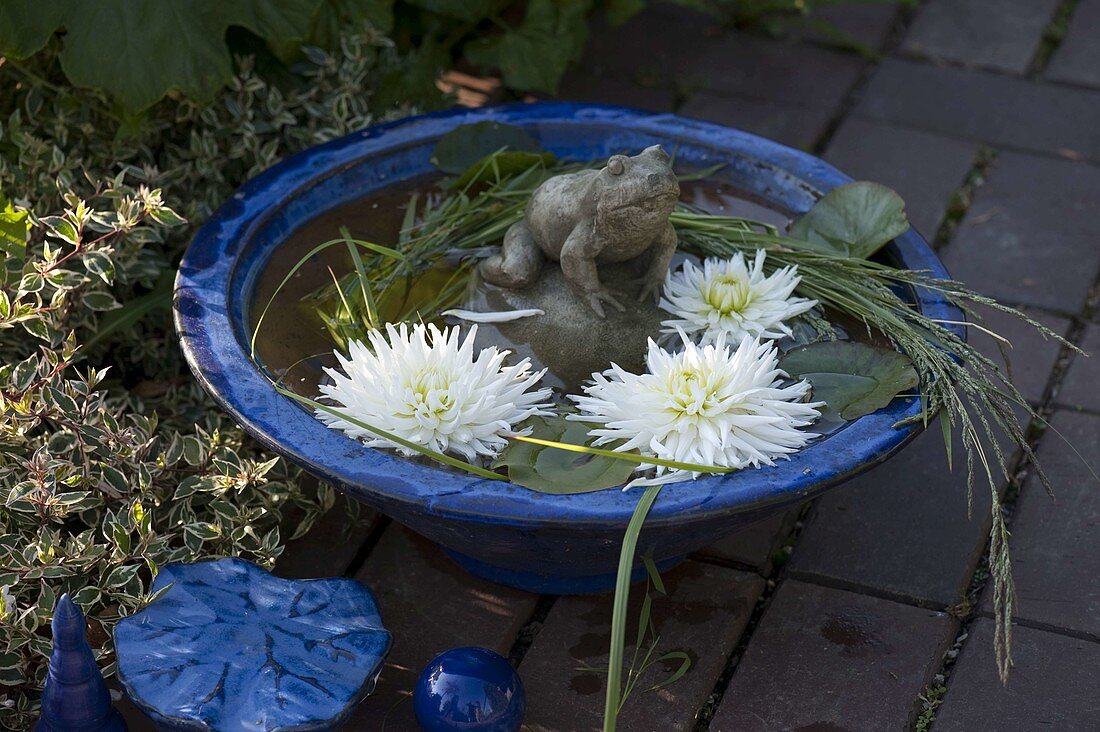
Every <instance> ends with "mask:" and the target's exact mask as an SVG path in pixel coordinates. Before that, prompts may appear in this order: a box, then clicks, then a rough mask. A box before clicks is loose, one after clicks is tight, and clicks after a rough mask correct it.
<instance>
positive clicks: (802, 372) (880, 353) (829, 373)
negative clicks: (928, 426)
mask: <svg viewBox="0 0 1100 732" xmlns="http://www.w3.org/2000/svg"><path fill="white" fill-rule="evenodd" d="M779 367H780V368H781V369H783V370H784V371H786V372H787V373H788V374H790V375H791V378H794V379H806V380H807V381H809V382H810V383H811V384H812V385H813V387H814V393H813V397H814V399H815V400H816V401H823V402H825V403H826V405H828V406H827V410H825V412H823V413H824V414H826V415H827V416H828V415H830V414H831V415H834V416H837V417H840V418H841V419H844V420H853V419H856V418H857V417H862V416H863V415H865V414H870V413H871V412H874V411H876V410H878V409H881V408H883V407H885V406H886V405H887V404H889V403H890V401H891V400H892V399H893V398H894V397H895V396H897V395H898V394H900V393H901V392H903V391H906V390H908V389H913V388H914V387H916V386H917V384H918V383H919V381H920V379H919V378H918V376H917V372H916V369H914V368H913V363H912V362H911V361H910V360H909V359H908V358H907V357H906V356H905V355H903V354H901V353H898V352H897V351H894V350H891V349H889V348H878V347H876V346H869V345H867V344H866V343H855V342H853V341H822V342H819V343H811V344H809V345H806V346H799V347H798V348H793V349H791V350H790V351H787V352H786V353H785V354H783V356H782V357H780V359H779Z"/></svg>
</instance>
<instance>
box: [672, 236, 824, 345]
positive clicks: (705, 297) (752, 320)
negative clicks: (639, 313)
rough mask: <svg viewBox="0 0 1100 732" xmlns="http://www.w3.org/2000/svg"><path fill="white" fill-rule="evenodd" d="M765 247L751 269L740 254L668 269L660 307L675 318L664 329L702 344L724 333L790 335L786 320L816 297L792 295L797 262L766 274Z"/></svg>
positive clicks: (734, 336) (732, 338)
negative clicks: (680, 332)
mask: <svg viewBox="0 0 1100 732" xmlns="http://www.w3.org/2000/svg"><path fill="white" fill-rule="evenodd" d="M764 258H765V254H764V250H763V249H758V250H757V252H756V259H755V261H754V262H753V265H752V269H751V270H750V269H749V266H748V263H747V262H746V261H745V256H744V255H743V254H740V253H738V254H736V255H734V256H733V258H732V259H718V258H717V257H711V258H708V259H706V260H705V261H704V262H703V266H702V268H699V267H696V266H695V265H694V264H692V263H691V262H684V266H683V269H681V270H680V271H679V272H675V273H673V272H669V273H668V276H667V278H666V279H665V290H664V294H663V296H662V297H661V303H660V307H661V309H662V310H665V311H667V312H669V313H671V314H672V315H674V316H675V317H674V318H672V319H669V320H666V321H664V322H663V323H662V325H664V326H665V328H664V332H665V333H675V332H677V331H679V330H683V331H684V332H685V333H687V334H688V335H690V336H692V337H693V338H695V339H696V340H697V341H698V342H699V343H700V344H702V345H706V344H708V343H714V342H716V341H717V340H718V336H719V335H722V334H724V335H725V336H726V339H727V340H728V341H729V342H737V341H739V340H741V338H742V337H743V336H745V335H750V336H753V337H756V338H782V337H783V336H789V335H791V329H790V328H789V327H788V326H787V325H785V324H784V321H786V320H789V319H790V318H793V317H794V316H795V315H799V314H801V313H804V312H806V311H807V310H809V309H810V308H812V307H813V306H814V305H817V301H816V300H807V299H806V298H803V297H792V295H791V293H793V292H794V288H795V287H797V286H798V283H799V282H801V281H802V278H801V277H799V276H798V268H797V267H795V266H790V267H784V268H782V269H777V270H776V271H775V272H772V273H771V275H768V276H765V275H764Z"/></svg>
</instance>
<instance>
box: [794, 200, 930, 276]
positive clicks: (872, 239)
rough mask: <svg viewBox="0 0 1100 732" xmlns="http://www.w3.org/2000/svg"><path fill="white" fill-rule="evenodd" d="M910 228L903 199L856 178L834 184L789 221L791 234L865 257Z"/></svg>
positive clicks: (860, 257) (839, 251) (848, 254)
mask: <svg viewBox="0 0 1100 732" xmlns="http://www.w3.org/2000/svg"><path fill="white" fill-rule="evenodd" d="M908 230H909V220H908V219H907V218H906V217H905V201H903V200H902V198H901V196H899V195H898V194H897V193H895V192H894V191H893V190H891V189H890V188H887V187H886V186H884V185H881V184H879V183H868V182H865V181H859V182H856V183H847V184H845V185H842V186H837V187H836V188H834V189H833V190H831V191H829V192H828V193H826V194H825V195H824V196H822V198H821V200H820V201H818V202H817V203H816V204H814V206H813V208H811V209H810V210H809V211H807V212H806V213H805V215H803V216H802V218H800V219H799V220H798V221H795V222H794V224H792V225H791V230H790V235H791V236H792V237H794V238H796V239H802V240H804V241H807V242H810V243H811V244H818V245H821V246H822V247H825V248H828V249H831V250H832V253H834V254H842V255H844V256H848V257H856V258H859V259H866V258H867V257H869V256H871V255H872V254H874V253H875V252H877V251H878V250H879V249H881V248H882V247H884V246H885V245H886V244H887V243H888V242H889V241H890V240H891V239H894V238H896V237H898V236H901V235H902V234H904V233H905V232H906V231H908Z"/></svg>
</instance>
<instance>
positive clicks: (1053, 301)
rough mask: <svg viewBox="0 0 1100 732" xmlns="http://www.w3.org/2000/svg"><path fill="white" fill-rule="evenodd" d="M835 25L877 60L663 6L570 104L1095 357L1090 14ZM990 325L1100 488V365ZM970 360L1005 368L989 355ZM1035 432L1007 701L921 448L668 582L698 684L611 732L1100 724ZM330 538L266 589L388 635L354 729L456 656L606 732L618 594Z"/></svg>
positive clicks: (1081, 7)
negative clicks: (765, 140) (964, 195)
mask: <svg viewBox="0 0 1100 732" xmlns="http://www.w3.org/2000/svg"><path fill="white" fill-rule="evenodd" d="M1060 10H1061V11H1065V10H1072V12H1071V13H1069V14H1068V15H1069V17H1068V21H1069V22H1068V31H1067V32H1066V33H1065V40H1064V42H1063V43H1062V44H1061V45H1060V46H1057V47H1055V46H1054V45H1053V44H1052V41H1051V39H1053V38H1055V37H1057V36H1058V35H1059V34H1058V33H1048V30H1049V29H1048V26H1049V25H1050V24H1051V22H1052V21H1053V19H1054V18H1055V16H1056V14H1057V13H1059V12H1060ZM827 12H828V17H829V18H831V19H833V20H834V21H836V22H837V24H838V25H839V26H840V27H841V28H843V29H845V30H846V31H847V32H849V33H851V34H852V36H853V37H854V38H855V39H856V40H858V41H859V42H860V43H862V44H863V45H864V46H865V47H866V48H865V50H867V51H871V52H874V53H875V54H878V55H877V56H872V54H863V55H861V54H857V53H852V52H845V51H841V50H838V49H836V48H835V47H830V46H829V45H828V44H827V43H826V42H825V40H826V37H825V36H824V35H823V34H822V33H821V32H820V29H812V28H811V29H801V30H794V31H792V32H791V33H789V34H788V36H789V37H787V38H783V39H771V38H764V37H761V36H759V35H750V34H748V33H746V32H743V31H733V30H723V29H721V28H719V27H717V26H716V25H715V23H714V21H713V20H711V19H708V18H707V17H706V16H702V15H699V14H696V13H694V12H692V11H689V10H685V9H683V8H679V7H673V6H663V5H656V6H652V7H650V8H648V9H647V10H646V11H645V12H644V13H642V14H641V15H640V16H638V17H636V18H635V19H633V20H632V21H630V22H629V23H627V24H626V25H625V26H623V27H621V28H617V29H611V28H607V27H606V26H604V25H597V26H596V27H595V28H594V30H593V33H592V40H591V43H590V47H589V49H588V52H587V55H586V59H585V61H584V63H583V64H582V65H581V67H582V70H579V71H577V72H575V73H572V74H571V75H570V76H569V77H568V78H567V79H566V80H565V82H564V83H563V85H562V90H561V95H560V96H561V98H568V99H577V100H590V101H605V102H613V103H622V104H628V105H633V106H638V107H643V108H649V109H654V110H659V111H676V112H677V113H680V114H685V115H689V116H695V117H700V118H705V119H709V120H712V121H716V122H719V123H722V124H727V125H730V126H733V127H740V128H744V129H748V130H751V131H754V132H757V133H759V134H762V135H765V136H768V137H772V138H774V139H777V140H779V141H781V142H784V143H786V144H789V145H792V146H796V147H800V148H803V149H806V150H809V151H811V152H814V153H815V154H819V155H823V156H824V157H826V158H827V159H829V160H830V161H832V162H833V163H834V164H836V165H837V166H839V167H841V168H842V169H844V170H846V171H848V172H849V173H851V174H853V175H855V176H857V177H863V178H870V179H875V180H880V181H883V182H885V183H887V184H888V185H891V186H894V187H896V188H897V189H898V190H899V191H900V192H901V193H902V195H903V196H904V197H905V198H906V199H907V200H908V202H909V208H910V214H911V217H912V219H913V221H914V223H915V225H916V227H917V228H918V230H920V231H921V232H922V233H924V234H925V236H926V237H928V238H929V239H930V240H931V239H933V238H938V239H939V240H940V244H941V245H942V249H941V254H942V256H943V257H944V259H945V261H946V262H947V263H948V265H949V268H950V269H951V270H952V272H953V273H954V274H955V275H957V276H959V277H960V278H961V279H964V280H965V281H967V282H968V283H969V284H971V285H974V286H975V287H978V288H980V289H983V290H985V291H987V292H989V293H990V294H993V295H995V296H997V297H999V298H1001V299H1003V300H1005V301H1006V302H1009V303H1011V304H1015V305H1022V306H1027V308H1028V312H1029V314H1031V315H1032V316H1033V317H1035V318H1037V319H1039V320H1040V321H1042V322H1044V323H1046V324H1048V325H1049V326H1050V327H1052V328H1053V329H1054V330H1056V331H1057V332H1059V333H1063V334H1066V335H1067V336H1068V337H1069V338H1070V339H1071V340H1072V341H1073V342H1075V343H1078V344H1081V345H1082V346H1084V347H1085V348H1086V349H1088V350H1090V351H1092V352H1094V353H1095V352H1098V351H1100V319H1098V318H1097V309H1096V304H1097V301H1098V300H1100V288H1098V286H1097V279H1098V274H1100V243H1098V242H1100V223H1098V221H1100V219H1098V217H1097V216H1096V211H1097V202H1100V50H1098V49H1100V46H1098V45H1097V44H1096V43H1095V41H1094V38H1095V34H1096V33H1097V31H1098V30H1100V0H1081V2H1073V0H929V1H928V2H926V3H925V4H923V5H922V6H921V7H919V8H916V9H911V10H905V9H897V8H894V7H887V6H879V5H869V6H858V7H856V8H852V9H846V8H830V9H829V10H828V11H827ZM1061 14H1062V15H1066V13H1065V12H1062V13H1061ZM979 151H981V154H979ZM990 159H991V160H992V162H991V163H990V164H989V165H988V166H987V169H986V168H983V169H980V170H976V169H975V165H977V164H978V163H979V162H980V161H983V160H986V161H988V160H990ZM964 183H967V184H968V185H970V186H971V187H973V188H974V189H975V190H974V192H973V196H972V202H971V203H970V205H969V207H966V205H965V204H966V201H960V200H956V198H957V195H956V191H957V190H958V189H959V188H960V187H961V186H963V184H964ZM960 204H961V205H960ZM937 235H939V236H937ZM988 323H989V324H990V325H991V326H992V327H993V328H994V329H996V330H998V331H999V332H1002V333H1004V334H1006V335H1007V336H1008V337H1009V338H1010V339H1012V340H1013V342H1014V348H1013V349H1012V350H1011V351H1010V352H1009V356H1010V359H1011V361H1012V366H1013V368H1014V373H1015V374H1016V376H1017V379H1018V381H1019V383H1020V385H1021V388H1022V391H1023V393H1024V394H1025V396H1026V398H1027V399H1028V400H1029V401H1031V402H1032V403H1033V404H1034V405H1036V406H1037V407H1038V408H1039V409H1040V410H1041V411H1042V413H1043V414H1044V415H1047V416H1048V417H1050V418H1051V419H1052V422H1053V425H1054V428H1055V429H1056V430H1057V431H1058V432H1061V433H1062V434H1064V435H1065V436H1066V438H1067V439H1068V440H1069V441H1070V442H1071V443H1072V444H1073V445H1075V446H1076V447H1077V448H1078V449H1079V450H1080V451H1081V453H1082V454H1083V455H1084V456H1085V457H1086V459H1088V460H1089V461H1090V463H1091V465H1092V467H1093V469H1094V470H1100V463H1098V462H1097V459H1096V455H1097V454H1100V397H1097V391H1096V384H1097V380H1098V378H1100V365H1098V362H1097V359H1096V357H1094V358H1091V359H1089V358H1084V357H1082V356H1072V355H1071V354H1070V353H1069V352H1068V351H1066V349H1064V348H1060V347H1059V346H1058V345H1057V344H1054V343H1052V342H1044V341H1043V340H1042V339H1040V338H1036V337H1034V336H1032V335H1028V334H1026V331H1025V330H1023V329H1021V328H1020V327H1019V326H1018V325H1017V324H1014V323H1012V322H1011V321H1009V320H1006V319H1005V318H1003V317H1000V316H996V315H991V316H990V318H989V320H988ZM983 349H985V350H986V351H987V352H988V353H990V354H991V355H994V356H995V357H998V358H999V357H1000V356H999V354H998V353H997V351H996V349H995V348H993V346H992V344H991V342H989V341H988V339H986V342H985V343H984V345H983ZM1040 427H1041V426H1040V425H1033V430H1032V434H1033V435H1034V437H1035V444H1036V445H1037V448H1038V450H1039V452H1040V454H1041V455H1042V457H1043V458H1044V459H1045V464H1046V466H1047V470H1048V472H1049V473H1050V475H1051V477H1052V479H1053V480H1054V483H1055V490H1056V499H1055V500H1052V499H1051V498H1049V497H1048V496H1047V495H1046V494H1045V492H1044V491H1043V490H1042V487H1041V485H1040V484H1039V483H1038V481H1037V480H1035V479H1034V476H1029V477H1027V478H1026V479H1025V480H1024V484H1023V487H1022V489H1021V490H1020V491H1019V499H1018V500H1017V490H1016V488H1015V486H1002V490H1004V495H1005V500H1006V505H1007V506H1008V510H1009V511H1010V528H1011V529H1012V532H1013V536H1012V544H1013V548H1014V559H1015V570H1016V578H1017V582H1018V585H1019V595H1020V598H1019V599H1020V601H1019V605H1018V607H1017V623H1016V625H1015V630H1014V636H1015V660H1016V667H1015V669H1014V670H1013V673H1012V677H1011V680H1010V681H1009V683H1008V685H1007V686H1002V685H1001V684H1000V682H999V681H998V680H997V677H996V670H995V667H994V663H993V658H992V649H991V640H990V635H991V632H992V623H991V621H990V620H989V608H988V604H987V600H986V599H984V593H985V592H986V590H987V588H985V587H984V580H983V577H984V574H983V570H982V569H981V558H982V553H983V550H984V544H985V533H986V531H987V527H988V523H989V516H988V505H989V503H988V501H989V499H988V496H987V495H986V494H985V490H984V487H982V486H979V489H978V490H977V491H976V494H975V503H974V510H973V513H972V515H971V516H970V517H969V518H968V517H967V514H966V496H965V490H966V488H965V479H964V476H963V475H962V474H961V470H962V468H961V466H956V468H955V471H954V472H953V473H952V472H948V471H947V465H946V456H945V454H944V453H945V450H944V448H943V445H942V442H941V440H940V437H939V435H938V434H935V433H929V434H928V435H925V436H923V437H921V438H918V440H917V441H916V442H915V443H914V444H913V445H911V446H910V447H908V448H907V449H906V450H905V451H904V452H902V453H901V454H900V455H898V456H897V457H895V458H894V459H892V460H890V461H889V462H887V463H885V464H884V465H882V466H881V467H878V468H876V469H875V470H873V471H872V472H870V473H868V474H866V475H865V476H862V477H860V478H858V479H856V480H854V481H852V482H851V483H850V484H849V485H847V486H845V487H842V488H838V489H837V490H835V491H831V492H829V493H827V494H826V495H825V496H824V497H823V498H821V499H820V500H819V501H818V502H817V503H816V505H813V506H810V507H806V509H805V512H804V513H803V514H802V515H801V516H800V514H799V512H797V511H796V512H793V513H791V514H789V515H787V516H779V517H774V518H773V519H771V520H769V521H766V522H763V523H761V524H759V525H757V526H756V527H753V528H752V529H751V530H747V531H745V532H743V533H742V534H740V535H738V536H735V537H731V538H730V539H728V540H726V541H723V542H720V543H719V544H716V545H715V546H713V547H710V548H708V549H706V550H704V551H702V552H700V553H699V554H698V555H697V556H696V557H695V558H693V559H692V560H691V561H689V562H688V563H686V564H685V565H683V566H682V567H681V568H679V569H677V570H674V571H671V572H669V573H667V575H668V576H667V578H666V580H667V582H668V586H669V589H670V596H669V597H667V598H663V599H659V600H658V601H657V602H656V604H655V613H656V615H657V617H658V620H659V622H660V624H661V625H662V632H663V633H664V635H663V637H662V646H664V645H665V643H667V644H668V647H670V648H679V649H682V650H685V651H687V652H688V653H689V654H690V655H691V656H692V658H693V660H694V661H695V664H694V666H693V668H692V670H691V671H689V672H688V674H687V675H686V676H685V677H684V678H683V679H681V680H680V681H679V682H677V683H676V684H675V685H673V686H671V687H667V688H665V689H661V690H659V691H656V692H651V693H644V694H643V693H639V694H638V696H637V697H636V698H634V699H632V700H631V701H630V702H629V703H628V705H627V707H626V709H625V710H624V713H623V724H622V725H621V727H620V729H626V730H655V731H656V730H706V729H713V730H723V731H726V730H730V731H737V732H740V731H741V730H801V731H802V732H846V731H847V732H856V731H859V730H873V731H878V730H901V729H914V728H916V727H917V725H918V724H919V725H920V729H924V730H927V729H931V730H934V731H938V730H968V731H969V730H1007V729H1011V730H1095V729H1100V701H1098V700H1100V696H1098V694H1097V693H1096V692H1097V688H1098V687H1097V679H1100V590H1098V587H1100V585H1098V583H1097V581H1096V579H1095V578H1096V576H1097V575H1098V573H1100V559H1098V558H1097V557H1098V556H1100V555H1098V554H1097V552H1096V551H1095V547H1096V546H1097V544H1098V542H1100V498H1098V496H1100V492H1098V488H1097V485H1096V483H1095V481H1094V480H1093V478H1092V477H1091V475H1090V474H1089V472H1088V470H1087V469H1086V467H1085V466H1084V465H1083V464H1082V463H1081V461H1080V460H1079V459H1078V457H1077V456H1076V455H1075V454H1074V453H1073V452H1072V451H1071V450H1070V449H1069V448H1068V447H1067V446H1066V443H1064V442H1063V441H1062V440H1061V439H1059V437H1058V435H1057V433H1056V432H1055V429H1040ZM955 452H956V454H959V451H958V450H956V451H955ZM337 510H339V509H337ZM342 526H343V524H342V519H341V518H340V517H339V516H337V515H333V516H330V517H328V518H326V523H325V525H324V530H323V531H320V532H316V533H315V534H312V535H310V536H309V537H306V539H304V540H303V541H301V542H297V543H296V544H293V545H292V546H291V548H290V550H289V551H288V553H287V555H286V557H284V559H283V560H281V562H280V565H279V571H280V572H282V573H283V574H285V575H287V576H310V575H324V574H328V575H336V574H344V575H347V576H354V577H357V578H359V579H360V580H362V581H363V582H365V583H366V584H367V585H369V586H370V587H371V588H372V589H373V590H374V592H375V593H376V594H377V596H378V599H379V601H380V604H381V607H382V611H383V613H384V617H385V619H386V622H387V625H388V626H389V627H390V628H391V629H392V630H394V631H395V644H394V649H393V652H392V654H391V655H390V658H389V661H388V663H387V666H386V668H385V670H384V671H383V674H382V677H381V680H380V682H379V686H378V690H377V692H376V693H375V694H374V695H373V696H372V697H371V698H370V699H369V700H368V701H367V702H366V703H365V704H364V706H363V708H362V709H360V711H359V713H358V714H357V716H356V717H355V720H354V721H353V722H351V723H349V724H348V725H347V728H348V729H380V728H381V729H386V730H412V729H414V728H415V727H414V725H413V722H412V716H411V709H412V707H411V703H410V700H409V694H410V691H411V687H412V682H413V680H414V679H415V676H416V674H417V673H418V671H419V670H420V668H422V666H423V665H424V664H425V663H426V662H427V661H428V659H429V658H430V657H431V656H432V655H434V654H435V653H437V652H439V651H442V650H444V649H446V648H449V647H453V646H458V645H464V644H471V643H474V644H480V645H485V646H488V647H490V648H495V649H496V650H498V651H500V652H501V653H504V654H505V655H508V656H509V658H510V659H511V660H512V661H513V663H515V664H516V665H517V667H518V669H519V672H520V674H521V675H522V676H523V678H524V681H525V683H526V685H527V689H528V694H529V697H530V715H529V719H528V725H527V727H526V728H527V729H528V730H538V731H539V732H544V731H548V730H567V731H572V730H589V729H598V728H599V718H600V708H601V705H602V700H603V681H602V677H601V676H600V675H599V674H598V673H591V672H586V671H584V666H585V665H586V664H587V665H588V666H595V667H598V666H599V664H600V663H601V662H603V661H605V659H604V657H603V652H604V649H605V648H606V640H607V624H608V619H607V616H608V613H609V609H610V596H603V597H597V598H552V597H541V598H540V597H538V596H535V595H531V594H527V593H522V592H517V591H515V590H511V589H508V588H504V587H500V586H496V585H492V584H490V583H487V582H483V581H480V580H477V579H475V578H473V577H471V576H469V575H467V574H465V573H463V572H462V571H461V570H460V569H458V568H457V567H456V566H455V565H453V564H452V563H451V562H449V561H448V560H447V559H446V558H445V557H444V556H443V555H442V554H441V553H440V552H439V550H438V549H436V548H435V547H434V546H432V545H431V544H429V543H428V542H426V541H424V540H422V539H419V538H417V537H415V536H414V535H413V534H411V533H410V532H408V531H407V530H405V529H403V528H401V527H400V526H397V525H396V524H392V523H389V522H388V520H387V519H384V518H379V519H376V520H373V521H369V520H363V521H361V522H359V523H358V524H357V525H353V526H352V527H351V529H350V533H347V534H346V535H345V534H341V533H340V531H341V530H342V529H341V527H342ZM334 536H346V538H344V539H342V540H341V541H338V542H335V544H334V541H333V537H334ZM318 557H320V559H318ZM634 594H635V601H637V600H638V591H636V592H635V593H634ZM929 698H931V699H936V698H939V699H942V706H938V708H936V706H937V705H936V703H931V704H929V703H926V702H925V701H924V700H925V699H929ZM933 711H934V716H933V713H932V712H933ZM929 725H930V726H929ZM132 729H135V730H138V729H146V727H142V726H140V725H135V726H132Z"/></svg>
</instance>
